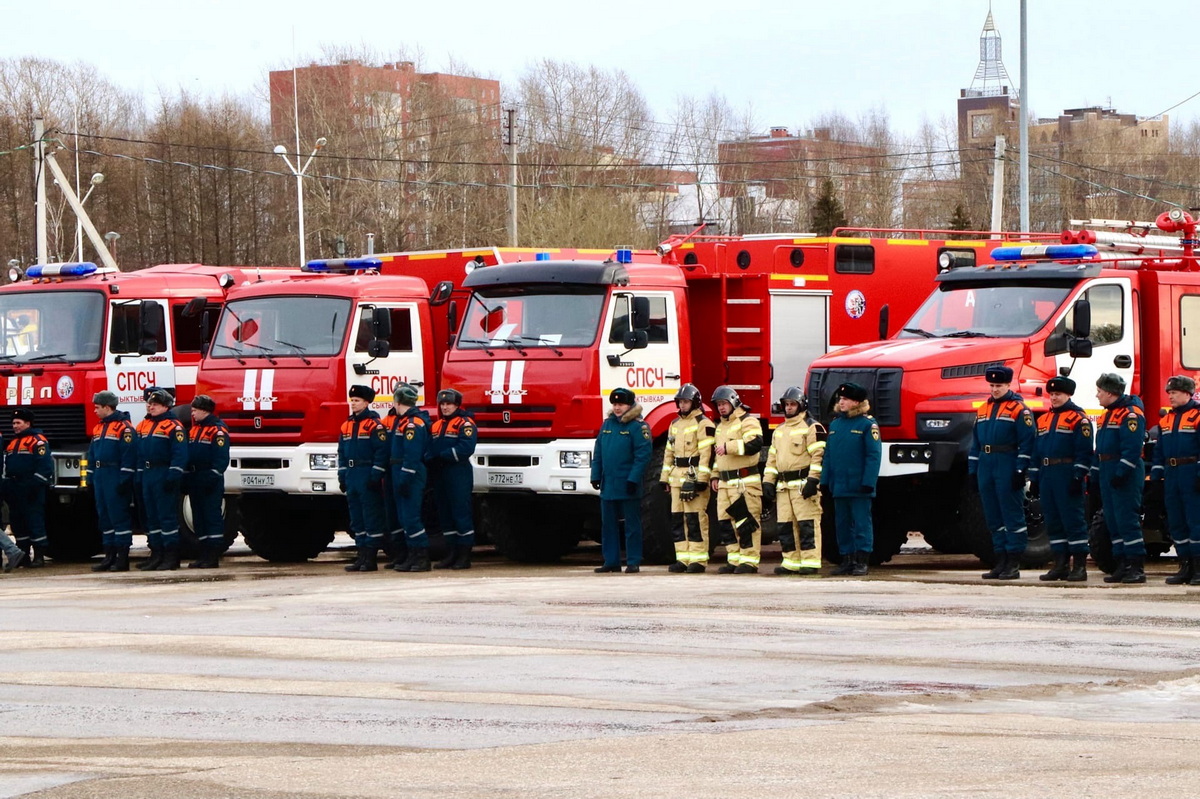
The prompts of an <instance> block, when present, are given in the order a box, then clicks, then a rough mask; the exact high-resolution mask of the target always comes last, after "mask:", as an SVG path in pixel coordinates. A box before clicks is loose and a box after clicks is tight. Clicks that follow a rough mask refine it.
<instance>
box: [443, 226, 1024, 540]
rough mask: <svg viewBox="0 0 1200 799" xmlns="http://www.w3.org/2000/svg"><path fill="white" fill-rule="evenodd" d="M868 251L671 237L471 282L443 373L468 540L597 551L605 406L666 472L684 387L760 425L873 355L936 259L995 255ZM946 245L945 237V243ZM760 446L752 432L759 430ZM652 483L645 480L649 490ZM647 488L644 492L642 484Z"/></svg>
mask: <svg viewBox="0 0 1200 799" xmlns="http://www.w3.org/2000/svg"><path fill="white" fill-rule="evenodd" d="M865 232H866V233H867V234H868V235H866V236H861V235H860V236H850V235H838V236H835V237H832V238H815V237H804V236H780V235H772V236H764V237H755V236H745V237H722V236H696V235H692V236H678V237H673V238H672V239H669V240H668V241H666V242H664V243H663V244H662V245H660V247H659V248H658V250H657V252H656V254H650V253H631V252H627V251H619V254H620V257H619V258H616V260H613V259H611V258H610V259H593V260H590V261H572V260H567V259H565V258H563V257H562V256H561V255H557V254H555V253H550V254H549V256H548V257H550V258H551V259H553V260H547V261H534V262H532V263H530V262H525V263H518V264H504V265H499V266H496V267H490V268H482V269H475V270H474V271H472V272H471V274H470V275H468V276H467V277H466V279H465V282H464V284H463V285H464V287H465V288H466V289H469V291H470V299H469V301H468V302H467V303H466V307H465V308H463V313H462V324H461V326H459V329H458V333H457V338H456V340H455V342H454V345H453V347H452V349H451V350H450V352H449V353H448V355H447V356H446V360H445V364H444V367H443V374H442V383H443V384H444V385H449V386H454V387H455V388H457V389H459V390H460V391H462V392H463V395H464V398H465V404H466V406H467V407H469V408H470V409H471V410H472V411H473V412H474V413H475V418H476V420H477V422H478V423H479V427H480V441H479V445H478V448H477V451H476V453H477V454H476V464H477V468H476V470H475V479H476V491H477V492H478V493H479V494H480V495H481V496H480V500H481V501H480V504H481V513H480V515H479V519H478V521H477V525H478V526H479V527H480V528H481V531H482V532H484V533H485V534H486V535H487V536H488V537H489V538H490V540H491V541H492V542H493V543H495V544H496V546H497V547H498V548H499V549H501V550H502V551H503V552H505V553H506V554H507V555H509V556H510V557H513V558H515V559H519V560H546V559H553V558H555V557H557V556H560V555H561V554H563V553H564V552H566V551H568V550H569V549H570V548H572V547H573V546H575V545H576V544H577V543H578V541H579V540H580V538H581V537H582V536H583V535H585V534H586V535H589V536H592V537H596V536H598V503H597V502H596V499H595V492H594V491H593V490H592V489H591V487H590V485H589V479H588V474H589V467H590V459H591V452H592V445H593V442H594V439H595V436H596V434H597V432H598V430H599V427H600V425H601V423H602V421H603V419H604V416H605V413H606V397H607V396H608V394H609V392H610V391H611V390H612V389H614V388H616V387H619V386H625V387H629V388H632V389H633V390H634V392H635V393H636V395H637V397H638V401H639V403H640V404H641V405H642V407H643V408H644V410H645V417H646V420H647V422H648V423H649V425H650V427H651V430H652V431H653V434H654V436H655V441H656V449H655V453H656V459H657V460H661V457H662V451H663V447H664V435H665V432H666V428H667V426H668V424H669V423H670V420H671V418H672V416H673V415H674V413H675V406H674V402H673V397H674V395H675V393H676V391H677V390H678V388H679V386H680V385H681V384H682V383H688V382H690V383H695V384H696V385H698V386H699V387H700V389H701V390H702V391H703V392H704V393H705V394H706V395H707V394H709V393H711V391H712V390H713V389H714V388H715V387H716V386H717V385H719V384H726V385H731V386H733V387H734V388H735V389H736V390H737V391H738V392H739V393H740V395H741V396H742V398H743V400H744V401H745V402H746V403H747V404H749V405H750V406H752V408H753V409H754V410H755V411H757V412H758V413H761V414H763V419H764V427H765V426H766V425H767V424H768V423H769V422H770V413H769V408H770V403H771V399H772V398H773V397H777V396H778V395H779V393H780V392H781V391H782V390H783V389H784V388H785V387H786V386H788V385H791V384H799V383H802V382H803V379H804V374H805V371H806V369H807V368H808V365H809V363H810V362H811V361H812V360H813V359H814V358H816V357H818V356H819V355H821V354H823V353H825V352H826V351H827V350H829V349H830V348H831V347H842V346H846V345H849V344H854V343H857V342H863V341H875V340H877V339H879V338H881V337H884V336H886V335H887V333H888V332H889V331H890V330H892V329H893V328H892V325H891V324H890V323H889V318H890V317H891V316H893V315H895V316H899V317H900V318H904V317H906V316H907V315H908V314H909V313H911V311H912V310H914V309H915V308H916V307H917V306H918V304H919V303H920V300H921V297H922V296H923V295H924V293H925V291H927V289H928V287H930V286H932V284H933V280H934V277H935V275H936V274H937V271H938V260H939V257H941V258H944V259H949V260H951V261H954V262H955V263H961V264H967V263H971V264H973V263H975V262H976V261H977V260H978V261H979V262H983V261H984V260H986V258H987V255H988V253H989V252H990V250H991V248H993V247H995V246H998V245H999V244H1001V243H1002V242H1001V241H995V240H948V239H946V238H934V237H933V236H936V235H939V233H938V232H922V231H888V232H886V233H882V232H877V231H865ZM943 235H944V234H943ZM764 432H765V431H764ZM657 478H658V472H657V466H655V467H653V468H652V469H651V470H650V472H649V473H648V474H647V477H646V479H647V482H648V483H651V484H652V483H653V482H654V481H656V480H657ZM648 487H649V488H654V487H653V486H652V485H651V486H648ZM668 515H669V514H668V512H667V509H666V507H665V499H664V495H663V494H662V493H661V492H659V491H657V490H648V491H647V492H646V500H645V505H644V517H645V519H646V522H647V526H646V531H647V532H646V547H645V551H646V557H647V559H648V560H649V561H651V562H654V561H658V562H666V561H668V560H669V559H671V558H672V557H673V554H672V552H673V544H672V541H671V537H670V534H669V530H668V527H667V520H668Z"/></svg>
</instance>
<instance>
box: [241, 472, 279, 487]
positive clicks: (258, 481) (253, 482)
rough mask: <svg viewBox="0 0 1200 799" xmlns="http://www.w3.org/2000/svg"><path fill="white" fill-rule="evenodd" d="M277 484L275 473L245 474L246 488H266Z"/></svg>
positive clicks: (243, 483) (243, 482)
mask: <svg viewBox="0 0 1200 799" xmlns="http://www.w3.org/2000/svg"><path fill="white" fill-rule="evenodd" d="M273 485H275V475H273V474H243V475H242V486H243V487H244V488H265V487H268V486H273Z"/></svg>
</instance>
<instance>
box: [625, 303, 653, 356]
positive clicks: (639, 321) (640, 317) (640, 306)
mask: <svg viewBox="0 0 1200 799" xmlns="http://www.w3.org/2000/svg"><path fill="white" fill-rule="evenodd" d="M630 329H631V330H649V329H650V298H649V297H634V298H633V319H632V325H630ZM642 346H645V345H644V344H643V345H642Z"/></svg>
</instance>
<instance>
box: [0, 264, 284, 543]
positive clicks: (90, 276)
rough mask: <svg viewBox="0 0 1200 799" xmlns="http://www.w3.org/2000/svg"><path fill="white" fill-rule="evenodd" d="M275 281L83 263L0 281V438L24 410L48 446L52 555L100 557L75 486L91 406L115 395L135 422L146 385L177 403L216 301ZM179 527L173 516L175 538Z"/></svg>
mask: <svg viewBox="0 0 1200 799" xmlns="http://www.w3.org/2000/svg"><path fill="white" fill-rule="evenodd" d="M275 273H276V272H275V271H274V270H269V269H268V270H260V273H259V274H258V275H257V276H256V273H255V272H254V271H253V270H248V269H245V268H241V267H227V266H204V265H201V264H164V265H161V266H154V267H150V268H148V269H143V270H140V271H137V272H119V271H117V270H115V269H112V268H110V267H97V266H96V265H95V264H94V263H74V264H46V265H39V266H32V267H30V268H29V272H28V274H24V275H23V274H22V273H21V272H20V271H19V270H14V271H13V272H12V273H10V278H11V279H13V280H14V282H12V283H10V284H7V285H5V286H2V287H0V335H3V349H2V350H0V388H2V390H3V407H2V408H0V429H3V430H4V431H6V432H7V431H8V430H9V429H10V427H11V422H12V413H13V411H14V410H16V409H17V408H19V407H21V406H33V407H34V408H35V410H36V414H37V426H38V427H39V428H41V430H42V431H43V432H44V433H45V434H46V437H47V438H48V439H49V441H50V445H51V449H52V451H53V453H54V467H55V478H54V486H53V488H52V489H51V491H50V496H49V498H48V500H47V527H48V533H49V537H50V548H51V555H52V557H56V558H78V557H90V556H91V555H92V554H94V553H96V552H98V551H99V549H100V534H99V531H98V530H97V527H96V517H95V510H94V505H93V502H92V499H91V495H90V494H89V493H87V492H86V491H85V490H81V486H80V460H81V458H82V456H83V455H84V453H85V452H86V450H87V444H88V441H89V439H90V436H91V429H92V426H93V425H94V424H95V423H96V421H97V420H96V416H95V414H94V412H93V410H92V396H93V395H94V394H95V393H96V392H97V391H101V390H103V389H109V390H112V391H114V392H116V394H117V396H118V398H119V399H120V408H121V410H125V411H129V412H130V414H131V416H132V417H133V418H134V419H135V420H136V419H140V418H141V416H142V414H143V413H144V412H145V405H144V404H143V401H142V390H143V389H144V388H146V387H147V386H151V385H158V386H164V387H169V388H173V389H175V391H176V394H177V398H178V399H179V400H180V401H181V402H184V403H186V402H189V401H190V400H191V398H192V396H193V394H194V390H195V384H196V371H197V367H198V365H199V362H200V352H201V348H202V344H203V340H204V335H205V329H206V325H207V324H208V323H209V320H210V319H212V320H215V316H213V314H214V312H215V310H216V309H219V308H220V307H221V305H222V304H223V303H224V298H225V294H226V292H227V291H229V290H230V289H231V288H232V287H234V286H236V285H240V284H247V283H251V282H253V281H255V280H258V279H261V276H262V275H263V274H266V275H273V274H275ZM188 519H190V514H188V513H186V512H185V514H184V522H185V524H184V527H185V528H186V527H187V524H186V523H187V520H188ZM234 532H235V531H234V530H233V529H232V528H231V529H230V531H229V533H230V534H231V536H232V534H233V533H234ZM184 534H185V539H187V538H188V536H190V530H187V529H185V530H184Z"/></svg>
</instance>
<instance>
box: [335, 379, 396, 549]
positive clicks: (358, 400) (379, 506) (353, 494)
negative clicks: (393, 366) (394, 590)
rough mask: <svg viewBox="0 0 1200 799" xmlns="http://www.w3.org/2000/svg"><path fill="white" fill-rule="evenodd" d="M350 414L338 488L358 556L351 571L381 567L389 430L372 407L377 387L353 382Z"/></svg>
mask: <svg viewBox="0 0 1200 799" xmlns="http://www.w3.org/2000/svg"><path fill="white" fill-rule="evenodd" d="M349 397H350V400H349V401H350V418H349V419H347V420H346V421H344V422H342V429H341V431H340V433H339V435H338V488H340V489H341V490H342V493H343V494H345V495H346V504H347V505H348V506H349V510H350V532H351V533H352V534H353V535H354V544H355V546H357V547H358V557H357V558H355V559H354V562H353V563H351V564H350V565H349V566H347V567H346V571H348V572H373V571H379V564H378V562H377V560H376V559H377V557H378V554H379V548H380V547H381V546H382V545H383V536H384V531H385V530H386V529H387V527H386V520H385V518H384V513H383V478H384V476H385V475H386V474H387V458H388V447H387V443H388V440H387V431H386V430H385V429H384V427H383V425H382V424H381V423H380V421H379V414H378V413H376V412H375V411H373V410H372V409H371V403H372V402H374V401H375V390H374V389H373V388H371V387H370V386H360V385H356V386H350V391H349Z"/></svg>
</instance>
